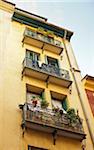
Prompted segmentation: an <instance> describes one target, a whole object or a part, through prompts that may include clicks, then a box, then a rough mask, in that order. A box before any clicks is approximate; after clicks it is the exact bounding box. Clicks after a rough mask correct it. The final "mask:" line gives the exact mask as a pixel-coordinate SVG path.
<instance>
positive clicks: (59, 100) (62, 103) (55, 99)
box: [51, 91, 68, 111]
mask: <svg viewBox="0 0 94 150" xmlns="http://www.w3.org/2000/svg"><path fill="white" fill-rule="evenodd" d="M51 99H52V106H53V107H55V108H57V107H58V108H59V109H63V110H65V111H67V109H68V106H67V96H66V95H63V94H60V93H57V92H53V91H51Z"/></svg>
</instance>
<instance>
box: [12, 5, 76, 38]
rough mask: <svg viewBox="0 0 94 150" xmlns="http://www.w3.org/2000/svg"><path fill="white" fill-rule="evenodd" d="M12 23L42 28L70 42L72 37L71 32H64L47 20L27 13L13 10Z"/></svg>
mask: <svg viewBox="0 0 94 150" xmlns="http://www.w3.org/2000/svg"><path fill="white" fill-rule="evenodd" d="M12 20H13V21H17V22H20V23H23V24H25V25H29V26H32V27H34V28H38V27H42V28H44V30H50V31H53V32H54V34H55V35H56V36H60V37H61V38H65V39H67V40H68V41H70V39H71V36H72V35H73V32H72V31H69V30H66V29H64V28H61V27H59V26H56V25H54V24H51V23H48V22H47V19H46V18H44V17H40V16H38V15H34V14H31V13H29V12H27V11H24V10H21V9H18V8H15V11H14V14H13V16H12Z"/></svg>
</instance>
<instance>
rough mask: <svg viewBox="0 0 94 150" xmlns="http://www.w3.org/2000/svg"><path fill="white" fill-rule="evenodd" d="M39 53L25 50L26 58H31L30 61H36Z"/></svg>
mask: <svg viewBox="0 0 94 150" xmlns="http://www.w3.org/2000/svg"><path fill="white" fill-rule="evenodd" d="M39 56H40V55H39V53H36V52H33V51H29V50H26V58H28V59H30V60H32V61H36V62H37V61H38V60H39Z"/></svg>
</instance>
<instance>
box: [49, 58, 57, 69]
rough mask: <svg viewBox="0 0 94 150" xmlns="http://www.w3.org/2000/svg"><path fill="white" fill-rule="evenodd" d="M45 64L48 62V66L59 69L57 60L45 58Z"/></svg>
mask: <svg viewBox="0 0 94 150" xmlns="http://www.w3.org/2000/svg"><path fill="white" fill-rule="evenodd" d="M47 62H48V64H49V65H51V66H54V67H56V68H59V65H58V60H57V59H55V58H52V57H48V56H47Z"/></svg>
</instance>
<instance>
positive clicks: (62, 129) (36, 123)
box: [20, 103, 86, 141]
mask: <svg viewBox="0 0 94 150" xmlns="http://www.w3.org/2000/svg"><path fill="white" fill-rule="evenodd" d="M21 107H22V108H21ZM20 108H21V109H22V112H23V120H22V128H24V127H26V128H29V129H34V130H39V131H42V132H47V133H52V135H53V134H54V133H56V135H58V136H64V137H68V138H73V139H76V140H80V141H82V140H83V139H85V137H86V135H85V133H84V131H83V127H82V121H81V119H80V117H77V115H75V116H76V119H75V121H74V122H72V123H71V122H70V118H69V117H68V114H67V113H66V114H64V113H60V114H58V113H57V112H54V111H53V110H51V109H48V108H46V109H42V108H35V107H33V106H32V104H29V103H25V104H24V105H23V106H21V105H20Z"/></svg>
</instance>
